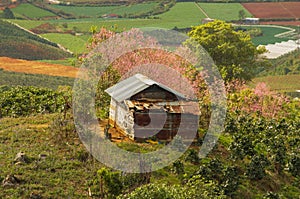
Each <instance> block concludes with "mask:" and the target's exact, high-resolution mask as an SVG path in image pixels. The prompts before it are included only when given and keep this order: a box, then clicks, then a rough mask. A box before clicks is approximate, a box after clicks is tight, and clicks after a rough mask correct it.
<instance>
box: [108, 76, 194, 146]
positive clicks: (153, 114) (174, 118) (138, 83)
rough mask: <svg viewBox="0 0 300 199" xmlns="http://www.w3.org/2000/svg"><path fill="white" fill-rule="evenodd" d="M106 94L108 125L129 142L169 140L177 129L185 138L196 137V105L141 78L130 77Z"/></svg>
mask: <svg viewBox="0 0 300 199" xmlns="http://www.w3.org/2000/svg"><path fill="white" fill-rule="evenodd" d="M106 92H107V93H108V94H109V95H110V96H111V103H110V112H109V123H110V125H111V126H113V127H114V128H116V129H117V130H118V131H120V132H121V133H123V134H125V135H126V136H128V137H129V138H130V139H132V140H143V139H148V138H150V137H153V136H155V137H156V138H157V139H158V140H167V141H168V140H169V141H170V140H172V138H173V137H174V136H176V134H177V133H178V130H179V128H180V132H182V131H183V132H184V136H183V137H185V138H189V139H193V138H195V135H196V134H197V127H198V115H199V108H198V103H197V102H195V101H192V100H189V99H187V98H186V97H185V96H184V95H183V94H181V93H179V92H177V91H175V90H173V89H171V88H169V87H167V86H165V85H162V84H160V83H158V82H155V81H153V80H151V79H149V78H148V77H146V76H144V75H141V74H136V75H134V76H131V77H129V78H128V79H125V80H123V81H121V82H119V83H117V84H116V85H114V86H112V87H110V88H108V89H107V90H106ZM181 136H182V135H181Z"/></svg>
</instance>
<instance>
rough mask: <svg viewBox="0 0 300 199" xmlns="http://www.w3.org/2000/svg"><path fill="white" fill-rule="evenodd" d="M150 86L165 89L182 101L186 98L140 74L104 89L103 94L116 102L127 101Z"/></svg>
mask: <svg viewBox="0 0 300 199" xmlns="http://www.w3.org/2000/svg"><path fill="white" fill-rule="evenodd" d="M152 85H157V86H159V87H160V88H162V89H165V90H167V91H169V92H171V93H173V94H175V95H176V96H178V97H180V98H182V99H185V98H186V97H185V96H184V95H183V94H181V93H179V92H177V91H175V90H173V89H171V88H169V87H167V86H165V85H163V84H160V83H158V82H156V81H153V80H152V79H150V78H148V77H146V76H144V75H142V74H139V73H138V74H135V75H133V76H131V77H129V78H127V79H125V80H123V81H120V82H119V83H117V84H115V85H114V86H112V87H110V88H108V89H106V90H105V92H107V93H108V94H109V95H110V96H111V97H112V98H114V99H115V100H116V101H118V102H122V101H124V100H126V99H129V98H130V97H131V96H133V95H135V94H137V93H139V92H141V91H143V90H145V89H146V88H148V87H150V86H152Z"/></svg>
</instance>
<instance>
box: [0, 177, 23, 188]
mask: <svg viewBox="0 0 300 199" xmlns="http://www.w3.org/2000/svg"><path fill="white" fill-rule="evenodd" d="M19 183H20V180H19V179H18V178H17V177H16V176H14V175H7V176H6V177H5V178H4V180H3V181H2V186H3V187H12V186H14V185H16V184H19Z"/></svg>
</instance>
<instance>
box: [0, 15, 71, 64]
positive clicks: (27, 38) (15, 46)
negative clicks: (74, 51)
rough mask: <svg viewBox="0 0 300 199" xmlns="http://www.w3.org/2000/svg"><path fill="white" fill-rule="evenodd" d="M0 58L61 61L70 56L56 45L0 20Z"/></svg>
mask: <svg viewBox="0 0 300 199" xmlns="http://www.w3.org/2000/svg"><path fill="white" fill-rule="evenodd" d="M0 27H1V29H0V56H3V57H4V56H6V57H12V58H21V59H27V60H41V59H62V58H65V57H70V56H71V54H70V53H68V52H66V51H63V50H62V49H60V48H59V47H58V45H57V44H55V43H53V42H50V41H48V40H46V39H43V38H41V37H39V36H37V35H34V34H31V33H30V32H28V31H26V30H23V29H21V28H19V27H17V26H16V25H14V24H11V23H9V22H6V21H2V20H0Z"/></svg>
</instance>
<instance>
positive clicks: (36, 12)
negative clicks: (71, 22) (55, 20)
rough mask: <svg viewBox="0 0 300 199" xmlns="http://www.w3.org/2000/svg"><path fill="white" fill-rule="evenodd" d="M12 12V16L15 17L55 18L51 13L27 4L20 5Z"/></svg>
mask: <svg viewBox="0 0 300 199" xmlns="http://www.w3.org/2000/svg"><path fill="white" fill-rule="evenodd" d="M12 11H13V13H14V15H16V16H23V17H26V18H32V19H35V18H43V17H54V16H56V15H55V14H53V13H52V12H49V11H46V10H43V9H41V8H38V7H36V6H33V5H31V4H28V3H25V4H20V5H19V6H17V7H16V8H13V9H12Z"/></svg>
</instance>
